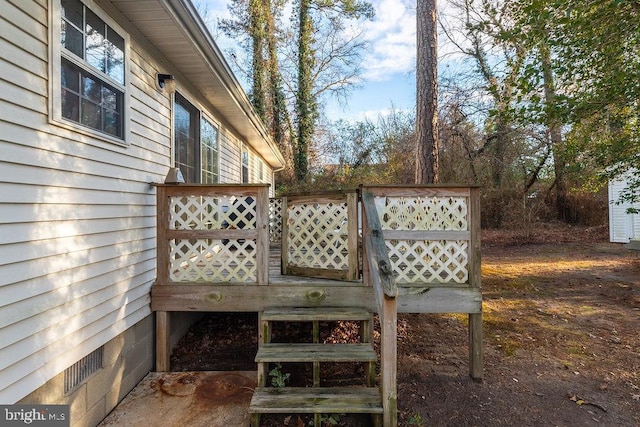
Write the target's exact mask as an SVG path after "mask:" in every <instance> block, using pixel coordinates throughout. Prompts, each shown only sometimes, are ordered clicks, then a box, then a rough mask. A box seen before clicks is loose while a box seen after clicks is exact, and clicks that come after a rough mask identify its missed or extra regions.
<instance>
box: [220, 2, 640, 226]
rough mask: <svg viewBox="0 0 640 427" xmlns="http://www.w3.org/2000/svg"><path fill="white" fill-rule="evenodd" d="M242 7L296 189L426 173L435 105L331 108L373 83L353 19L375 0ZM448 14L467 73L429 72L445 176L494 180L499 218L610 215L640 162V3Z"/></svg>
mask: <svg viewBox="0 0 640 427" xmlns="http://www.w3.org/2000/svg"><path fill="white" fill-rule="evenodd" d="M440 1H441V2H444V1H445V0H440ZM427 3H430V4H431V3H433V4H435V1H433V2H424V4H422V6H425V7H426V5H427ZM231 10H232V13H233V15H234V17H235V18H234V19H233V20H232V21H226V22H224V23H223V25H222V28H223V29H224V30H225V31H226V32H227V33H228V34H229V35H232V36H235V37H238V38H239V39H241V40H243V41H244V44H243V46H244V47H245V48H246V52H247V53H248V55H247V58H250V63H251V67H250V70H251V71H250V73H249V76H248V77H249V78H250V81H252V82H253V83H252V85H251V87H252V90H251V98H252V100H253V103H254V106H255V108H256V111H258V112H259V113H260V114H261V116H262V117H263V119H264V120H265V123H267V125H268V127H269V129H270V131H271V133H272V135H273V137H274V138H275V139H276V141H277V142H278V143H279V145H280V147H281V149H282V151H283V153H284V154H285V156H286V157H287V159H288V161H289V167H288V169H287V171H285V172H284V173H282V176H279V177H278V183H280V184H281V185H282V188H281V190H310V189H327V188H332V187H333V188H335V187H349V186H353V185H355V184H356V183H359V182H376V183H383V182H388V183H411V182H414V180H415V179H416V175H415V173H414V171H416V164H415V162H416V155H415V153H416V150H417V148H416V147H417V145H416V141H418V140H419V138H418V134H420V133H421V132H422V129H426V131H428V132H431V134H432V135H434V132H433V129H431V130H429V129H428V128H425V126H424V125H422V127H421V126H420V125H419V126H418V127H416V122H417V118H422V119H424V117H425V113H423V111H425V109H424V108H420V107H419V109H418V111H420V114H418V117H416V114H415V112H407V111H393V112H392V113H391V114H389V115H386V116H381V117H380V118H379V119H378V120H377V121H368V120H365V121H361V122H356V123H354V122H344V121H342V122H337V123H328V122H327V121H326V119H324V118H323V116H322V105H323V102H325V101H326V100H327V98H326V96H327V95H329V94H332V95H335V96H340V97H343V98H345V99H346V97H347V96H348V92H349V90H350V88H352V87H354V85H357V83H358V77H359V73H360V66H361V61H362V57H361V55H362V52H363V49H364V48H365V43H364V41H363V40H362V38H361V37H360V35H359V33H358V31H357V30H354V28H357V27H358V25H360V24H361V23H362V22H363V20H366V19H369V18H371V17H372V16H373V8H372V6H371V5H370V4H369V3H367V2H363V1H356V0H341V1H338V0H298V1H295V2H288V1H285V0H233V2H232V6H231ZM444 10H445V11H446V13H445V14H443V15H442V16H440V17H439V20H438V24H439V29H440V34H441V38H444V39H445V40H447V42H448V43H451V44H453V45H454V46H455V50H456V56H455V64H456V66H455V67H448V68H447V69H446V70H444V71H445V72H442V71H443V69H442V68H441V69H440V70H441V73H440V77H439V79H438V81H435V79H434V78H433V77H429V76H430V75H434V72H433V71H434V70H433V69H431V68H429V67H426V66H420V65H419V66H418V68H417V70H416V74H417V79H416V80H417V82H418V85H417V86H420V85H419V83H420V81H421V79H422V81H424V82H425V84H430V83H431V87H432V88H436V89H437V94H436V95H437V97H436V100H439V102H437V103H435V104H433V103H432V104H431V105H437V114H436V115H435V117H434V118H432V119H431V123H434V122H435V123H437V127H436V132H435V136H434V140H435V141H437V143H436V147H435V148H436V149H437V150H436V153H437V158H438V161H437V162H436V164H435V167H436V169H435V170H436V171H437V175H439V182H440V183H451V182H458V183H468V184H479V185H482V186H483V187H484V190H483V194H484V201H483V212H484V215H483V217H484V218H485V222H486V224H485V226H492V227H505V226H509V225H510V224H513V223H516V224H518V223H522V222H523V221H535V220H537V219H558V220H561V221H565V222H583V223H592V222H597V221H599V220H600V219H598V218H597V215H594V212H595V211H598V212H600V211H602V210H606V203H607V201H606V197H605V198H604V199H602V198H601V197H599V196H597V195H596V194H597V190H598V189H600V188H602V185H603V183H604V182H606V180H607V179H609V178H611V177H614V176H619V175H620V174H622V173H624V172H626V171H629V170H640V121H639V113H640V105H639V101H638V100H639V99H640V3H638V2H631V1H622V0H607V1H602V0H562V1H560V0H534V1H531V0H527V1H524V0H449V1H447V7H446V8H444ZM417 12H418V16H419V17H422V21H424V18H425V16H424V9H421V8H418V9H417ZM285 13H287V14H288V15H287V16H286V17H285V16H284V15H283V14H285ZM426 17H427V18H428V16H426ZM289 21H291V22H292V24H289ZM285 22H286V24H285ZM419 22H421V20H420V19H418V23H419ZM614 23H615V25H614ZM347 24H348V25H347ZM418 25H420V24H418ZM422 25H424V24H422ZM347 28H348V29H349V30H348V31H347ZM418 34H419V35H420V34H421V32H420V27H418ZM427 43H429V42H427ZM419 49H420V44H419ZM419 64H420V62H419ZM423 64H424V63H423ZM435 71H436V73H435V74H436V75H437V69H436V70H435ZM429 73H431V74H429ZM429 79H431V80H429ZM417 91H418V93H419V91H420V88H418V89H417ZM418 98H419V101H418V106H420V97H418ZM427 107H428V105H427ZM425 108H426V107H425ZM438 128H439V129H438ZM416 129H417V130H418V132H416ZM420 167H421V166H420V165H418V169H420ZM432 173H433V171H432ZM631 181H632V182H631V183H632V186H631V187H630V189H629V191H628V192H627V193H626V196H625V197H626V198H627V200H628V201H634V200H635V201H637V200H638V189H639V188H640V177H638V174H637V173H636V174H635V175H632V179H631ZM596 206H597V208H596ZM604 214H605V216H604V218H606V213H604Z"/></svg>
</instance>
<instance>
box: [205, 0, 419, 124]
mask: <svg viewBox="0 0 640 427" xmlns="http://www.w3.org/2000/svg"><path fill="white" fill-rule="evenodd" d="M415 1H416V0H370V2H371V3H372V5H373V6H374V8H375V9H376V17H375V18H374V19H373V20H372V21H367V22H364V23H363V27H364V32H363V36H364V37H365V39H366V40H368V41H369V43H370V47H369V49H368V50H367V52H366V53H365V58H364V62H363V75H362V78H363V81H362V85H361V86H362V87H361V88H358V89H355V90H353V92H352V93H351V96H350V97H349V100H348V101H347V105H346V106H345V107H342V106H340V105H339V104H338V103H337V102H330V103H328V104H327V106H326V110H325V112H326V114H327V116H328V117H329V118H330V119H332V120H336V119H339V118H344V119H350V120H360V119H363V118H365V117H368V118H371V119H373V120H375V119H376V118H377V117H378V116H379V115H380V114H382V115H384V113H385V112H387V111H389V110H390V109H391V108H392V107H393V108H394V109H395V110H413V109H414V106H415V72H414V70H415V51H416V45H415V43H416V41H415V39H416V36H415V33H416V31H415V28H416V20H415ZM193 2H194V4H196V5H199V8H200V9H201V10H202V7H206V8H207V9H208V13H209V21H211V20H213V21H215V19H216V18H224V17H228V16H229V13H228V10H227V7H226V5H227V3H228V0H193ZM214 35H216V40H217V42H218V44H219V46H220V47H221V48H222V49H223V50H224V49H226V48H228V47H230V46H232V45H233V42H232V41H230V40H227V39H226V38H225V37H224V36H223V35H221V34H215V33H214Z"/></svg>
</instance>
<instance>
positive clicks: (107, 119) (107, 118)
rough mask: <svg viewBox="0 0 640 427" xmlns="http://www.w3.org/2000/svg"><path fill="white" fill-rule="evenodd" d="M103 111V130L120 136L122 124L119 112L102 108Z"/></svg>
mask: <svg viewBox="0 0 640 427" xmlns="http://www.w3.org/2000/svg"><path fill="white" fill-rule="evenodd" d="M103 111H104V131H105V132H106V133H108V134H111V135H113V136H122V130H121V129H122V124H121V121H120V114H118V113H117V112H116V111H112V110H107V109H103Z"/></svg>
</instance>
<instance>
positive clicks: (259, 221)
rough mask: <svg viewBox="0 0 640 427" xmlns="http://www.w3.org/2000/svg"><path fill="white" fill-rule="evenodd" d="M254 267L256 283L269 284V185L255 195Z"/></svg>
mask: <svg viewBox="0 0 640 427" xmlns="http://www.w3.org/2000/svg"><path fill="white" fill-rule="evenodd" d="M256 227H257V232H258V236H257V239H256V269H257V281H258V285H268V284H269V187H262V188H260V189H259V191H258V196H257V197H256Z"/></svg>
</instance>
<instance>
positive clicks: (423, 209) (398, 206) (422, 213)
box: [376, 196, 469, 231]
mask: <svg viewBox="0 0 640 427" xmlns="http://www.w3.org/2000/svg"><path fill="white" fill-rule="evenodd" d="M376 208H377V209H378V214H379V215H380V222H381V224H382V228H383V229H385V230H407V231H409V230H456V231H459V230H467V229H468V224H469V222H468V218H467V198H465V197H417V196H414V197H378V198H376Z"/></svg>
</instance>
